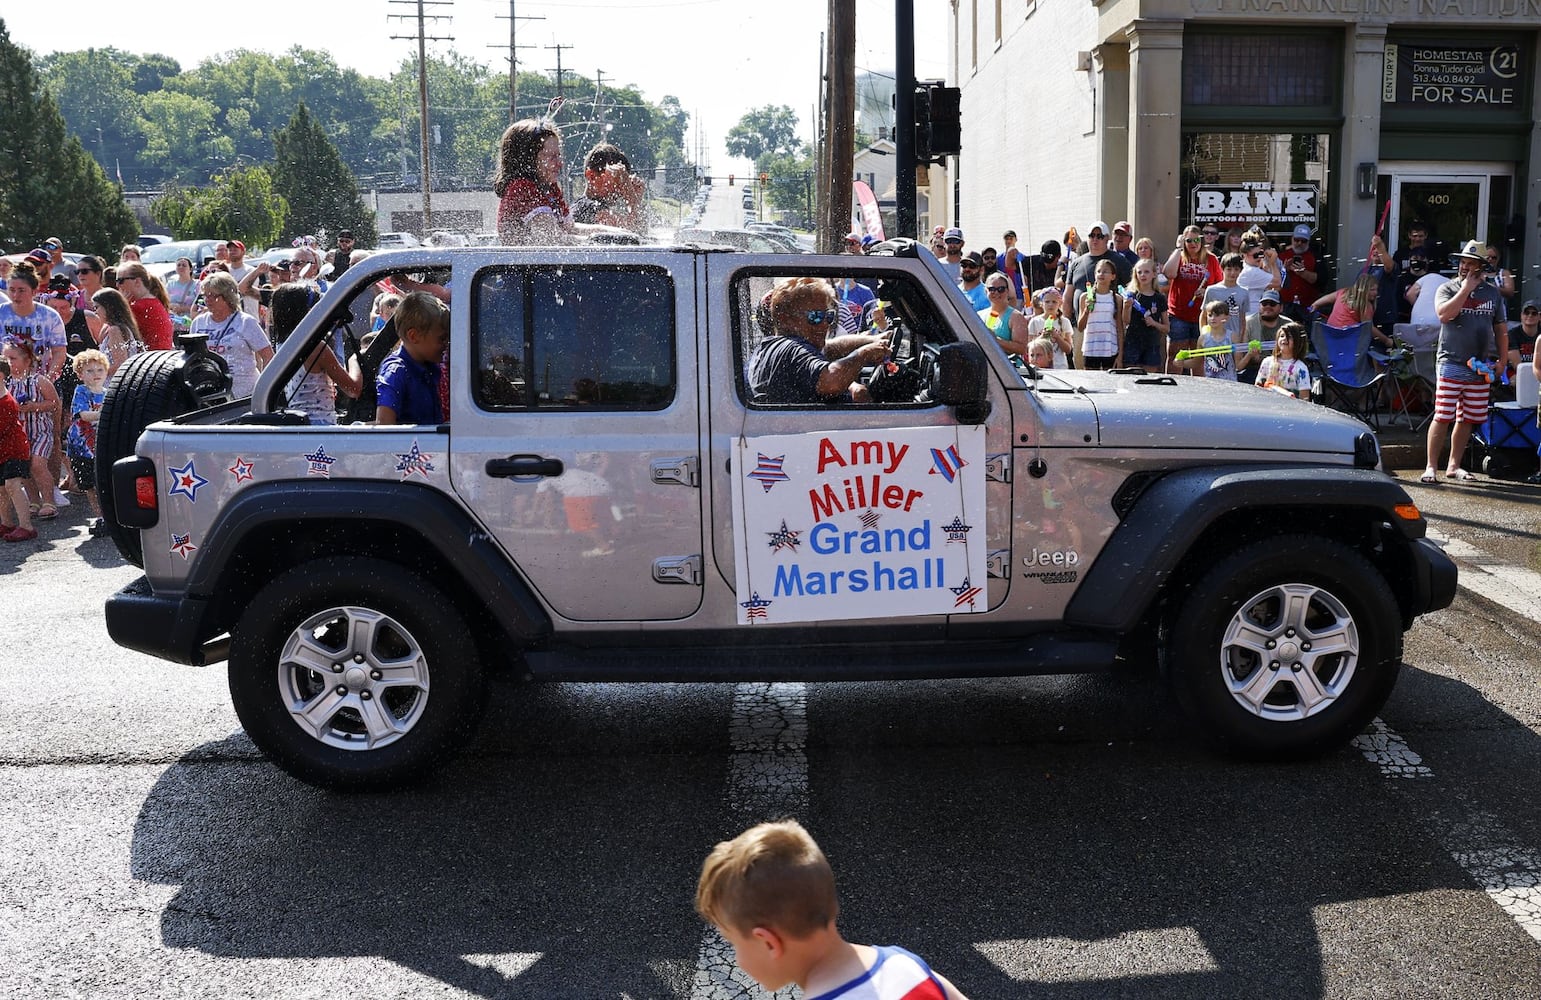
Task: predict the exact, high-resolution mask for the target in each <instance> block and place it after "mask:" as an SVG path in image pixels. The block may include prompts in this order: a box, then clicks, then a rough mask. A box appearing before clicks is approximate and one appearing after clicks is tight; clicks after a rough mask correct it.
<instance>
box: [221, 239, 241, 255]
mask: <svg viewBox="0 0 1541 1000" xmlns="http://www.w3.org/2000/svg"><path fill="white" fill-rule="evenodd" d="M225 246H227V247H229V248H230V249H232V250H239V251H241V253H243V254H244V253H245V252H246V244H245V243H242V242H241V241H240V240H226V241H225Z"/></svg>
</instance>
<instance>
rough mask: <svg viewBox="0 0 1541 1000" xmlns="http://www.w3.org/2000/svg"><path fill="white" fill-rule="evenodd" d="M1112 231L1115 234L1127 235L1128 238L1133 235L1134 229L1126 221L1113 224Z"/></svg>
mask: <svg viewBox="0 0 1541 1000" xmlns="http://www.w3.org/2000/svg"><path fill="white" fill-rule="evenodd" d="M1113 231H1114V232H1115V233H1128V234H1129V235H1130V236H1133V235H1134V227H1133V226H1131V225H1130V224H1129V220H1128V219H1123V220H1120V221H1118V222H1115V223H1113Z"/></svg>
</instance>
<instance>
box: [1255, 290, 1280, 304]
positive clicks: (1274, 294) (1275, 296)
mask: <svg viewBox="0 0 1541 1000" xmlns="http://www.w3.org/2000/svg"><path fill="white" fill-rule="evenodd" d="M1257 300H1258V301H1259V302H1278V301H1279V292H1278V290H1277V289H1273V288H1265V289H1263V294H1262V295H1259V296H1258V297H1257Z"/></svg>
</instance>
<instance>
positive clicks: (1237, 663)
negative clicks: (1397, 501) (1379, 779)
mask: <svg viewBox="0 0 1541 1000" xmlns="http://www.w3.org/2000/svg"><path fill="white" fill-rule="evenodd" d="M1160 652H1161V655H1162V657H1163V659H1164V660H1165V665H1166V668H1167V674H1168V676H1169V678H1170V680H1171V683H1172V685H1173V689H1174V692H1175V694H1176V695H1177V699H1178V701H1179V702H1180V703H1181V704H1182V706H1183V708H1184V709H1185V710H1186V711H1187V712H1188V714H1189V715H1190V716H1191V717H1192V718H1193V720H1194V721H1195V722H1197V723H1198V724H1199V725H1200V726H1201V727H1202V728H1203V730H1204V731H1205V733H1206V734H1207V735H1208V736H1209V737H1210V738H1211V739H1212V740H1213V741H1214V742H1216V743H1217V744H1219V745H1220V746H1221V747H1222V748H1223V749H1226V750H1228V751H1231V752H1234V753H1239V754H1242V755H1246V756H1254V757H1263V758H1270V759H1294V758H1300V757H1309V756H1314V755H1317V754H1321V753H1326V752H1328V751H1331V750H1334V749H1336V748H1338V747H1340V746H1342V745H1343V744H1344V743H1346V742H1348V741H1349V740H1350V739H1352V738H1353V737H1354V736H1356V735H1357V734H1359V733H1360V732H1361V731H1363V729H1364V728H1365V726H1367V725H1368V724H1369V723H1370V720H1371V719H1372V718H1374V716H1375V713H1376V712H1378V711H1380V708H1381V706H1382V705H1384V704H1385V702H1386V698H1387V697H1389V696H1390V694H1391V689H1392V686H1393V685H1394V684H1395V682H1396V676H1397V672H1398V670H1399V669H1400V666H1401V655H1402V630H1401V614H1400V612H1399V610H1398V608H1397V604H1396V599H1395V598H1394V597H1393V595H1392V593H1391V588H1390V587H1389V586H1388V585H1387V583H1386V581H1385V579H1384V578H1383V577H1382V576H1381V574H1380V573H1379V571H1377V570H1376V569H1375V567H1374V566H1372V565H1371V564H1370V562H1369V561H1368V560H1366V559H1365V558H1364V557H1363V556H1362V555H1360V554H1359V553H1357V552H1355V551H1353V550H1352V549H1350V548H1348V547H1347V546H1344V545H1341V544H1339V543H1337V542H1333V541H1329V540H1327V539H1322V538H1316V537H1312V536H1306V535H1300V536H1287V537H1282V538H1272V539H1268V540H1267V541H1263V542H1259V543H1257V544H1254V545H1250V546H1248V547H1246V548H1244V549H1241V550H1239V551H1237V552H1235V553H1233V554H1232V555H1230V556H1227V557H1226V558H1224V559H1222V560H1221V561H1220V562H1219V563H1217V564H1216V565H1215V566H1214V567H1212V568H1211V569H1210V570H1209V571H1208V572H1207V573H1205V575H1204V576H1203V577H1202V578H1201V579H1200V580H1199V582H1198V584H1197V585H1196V586H1195V587H1194V588H1193V589H1192V591H1190V592H1189V593H1188V595H1187V597H1186V599H1185V600H1184V601H1183V602H1182V606H1181V608H1179V609H1178V611H1177V613H1176V614H1175V615H1173V616H1172V617H1170V618H1168V619H1167V622H1166V624H1165V626H1164V627H1163V630H1162V642H1161V644H1160Z"/></svg>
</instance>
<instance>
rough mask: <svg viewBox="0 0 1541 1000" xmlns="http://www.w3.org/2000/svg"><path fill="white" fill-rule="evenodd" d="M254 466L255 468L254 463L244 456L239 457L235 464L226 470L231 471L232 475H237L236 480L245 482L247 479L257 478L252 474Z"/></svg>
mask: <svg viewBox="0 0 1541 1000" xmlns="http://www.w3.org/2000/svg"><path fill="white" fill-rule="evenodd" d="M252 468H253V466H252V463H250V462H248V461H247V460H246V459H244V458H238V459H236V460H235V464H234V465H232V466H231V467H230V468H229V469H227V470H225V471H227V472H229V473H230V474H231V475H232V476H234V477H235V481H236V482H238V483H239V482H243V481H245V480H247V479H255V478H257V477H256V476H253V475H252V474H251V470H252Z"/></svg>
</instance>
